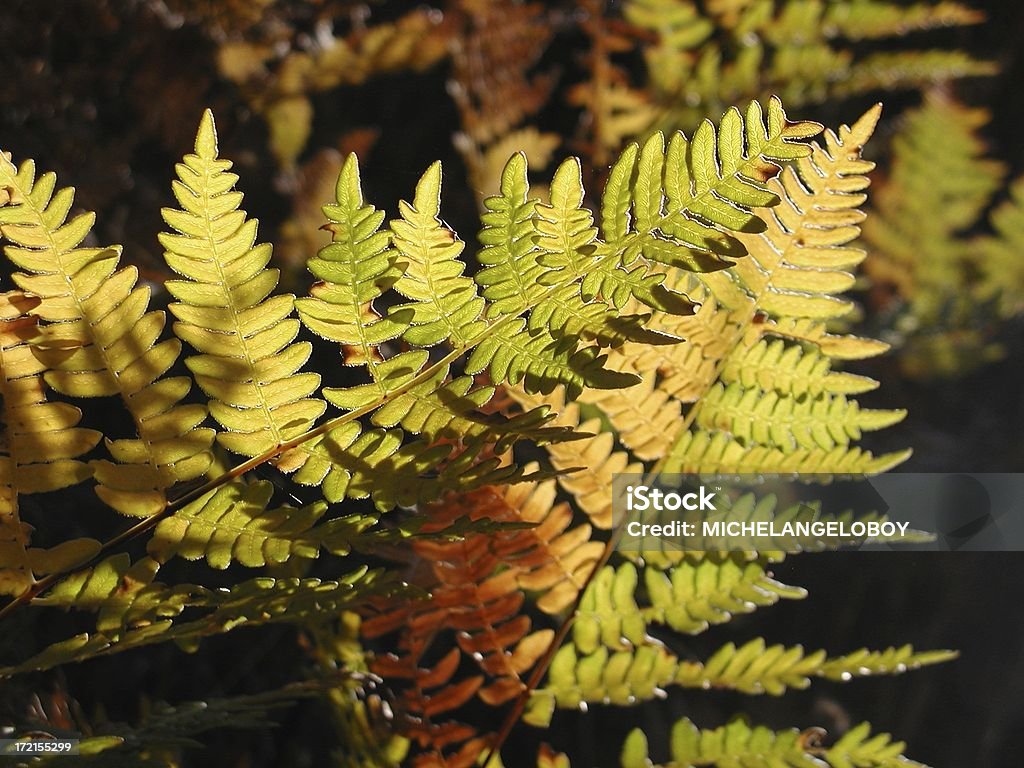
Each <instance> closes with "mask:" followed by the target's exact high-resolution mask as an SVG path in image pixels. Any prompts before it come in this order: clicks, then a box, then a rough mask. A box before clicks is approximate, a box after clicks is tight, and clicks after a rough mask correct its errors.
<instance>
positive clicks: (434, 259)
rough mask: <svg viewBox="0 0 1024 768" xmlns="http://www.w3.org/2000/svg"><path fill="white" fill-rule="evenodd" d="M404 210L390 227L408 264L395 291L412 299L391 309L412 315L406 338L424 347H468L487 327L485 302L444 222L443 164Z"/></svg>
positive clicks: (422, 183) (418, 186) (434, 167)
mask: <svg viewBox="0 0 1024 768" xmlns="http://www.w3.org/2000/svg"><path fill="white" fill-rule="evenodd" d="M399 210H400V212H401V215H402V218H401V219H396V220H395V221H392V222H391V231H392V233H393V238H392V243H393V245H394V248H395V249H396V250H397V251H398V253H399V254H400V255H401V258H403V260H404V261H405V262H406V263H404V264H403V265H402V266H403V272H402V276H401V277H400V278H399V279H398V281H397V282H396V283H395V284H394V286H392V287H393V288H394V289H395V290H396V291H398V293H400V294H402V295H403V296H405V297H407V298H409V299H412V300H413V301H412V303H409V304H404V305H399V306H398V307H395V308H394V309H393V310H392V312H393V313H394V314H397V315H403V314H408V317H409V321H408V322H409V324H410V326H411V327H410V328H408V329H407V330H406V331H405V332H404V333H403V334H402V336H403V338H404V339H405V340H406V341H408V342H409V343H411V344H415V345H417V346H421V347H429V346H433V345H435V344H438V343H440V342H442V341H445V340H451V342H452V343H453V344H455V345H458V346H461V345H465V344H466V343H468V342H469V340H470V339H472V338H473V337H474V336H476V335H477V334H478V333H480V331H482V330H483V328H484V322H483V320H481V319H480V316H481V315H482V314H483V309H484V300H483V298H481V297H479V296H478V295H477V291H476V284H475V283H474V282H473V280H472V279H471V278H469V277H465V276H464V275H463V274H462V272H463V270H464V269H465V268H466V264H465V262H463V261H460V260H459V255H460V254H461V253H462V249H463V243H462V242H461V241H460V240H459V239H458V238H457V237H456V236H455V233H453V232H452V231H451V230H450V229H448V228H447V227H446V226H444V225H443V224H442V223H441V220H440V218H439V216H440V213H441V163H440V162H436V163H434V164H433V165H431V166H430V168H428V169H427V171H426V172H425V173H424V174H423V176H422V178H420V180H419V182H418V183H417V184H416V196H415V197H414V198H413V203H412V204H411V205H410V204H409V203H407V202H405V201H404V200H403V201H402V202H401V203H400V204H399ZM485 263H486V262H485ZM486 295H487V293H486V291H485V292H484V296H486ZM406 310H407V312H406Z"/></svg>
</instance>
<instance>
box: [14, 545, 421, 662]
mask: <svg viewBox="0 0 1024 768" xmlns="http://www.w3.org/2000/svg"><path fill="white" fill-rule="evenodd" d="M157 567H158V565H157V563H155V562H154V561H152V560H150V559H149V558H146V559H144V560H141V561H139V563H136V564H135V565H130V564H129V563H128V560H127V557H126V556H115V557H114V558H109V559H108V560H106V561H104V562H103V563H100V564H99V565H98V566H96V567H95V568H93V569H90V570H88V571H83V572H80V573H78V574H75V575H74V576H72V577H70V579H68V580H66V581H65V582H64V583H63V585H62V586H61V587H60V588H59V589H57V590H54V592H52V593H51V594H50V596H48V598H46V600H45V602H44V604H49V605H54V606H59V607H68V608H73V607H81V608H84V609H86V610H96V608H97V607H98V608H99V609H100V614H99V618H98V621H97V628H96V631H95V632H93V633H82V634H79V635H75V636H74V637H71V638H68V639H67V640H62V641H60V642H57V643H54V644H53V645H50V646H49V647H47V648H46V649H44V650H43V651H41V652H39V653H37V654H36V655H35V656H32V657H31V658H29V659H27V660H25V661H23V662H21V663H20V664H17V665H14V666H10V667H0V677H8V676H10V675H15V674H19V673H22V672H29V671H33V670H44V669H51V668H52V667H55V666H59V665H61V664H70V663H75V662H79V661H85V660H87V659H92V658H95V657H97V656H106V655H109V654H113V653H120V652H121V651H127V650H131V649H133V648H140V647H143V646H146V645H152V644H154V643H163V642H169V641H174V642H175V643H177V644H179V645H181V646H182V647H185V648H195V647H196V646H197V645H198V643H199V642H200V641H201V640H202V639H203V638H205V637H209V636H213V635H219V634H224V633H226V632H230V631H232V630H234V629H237V628H238V627H241V626H259V625H263V624H269V623H298V624H301V623H305V622H307V621H310V620H311V619H312V618H313V617H315V616H322V615H327V614H332V613H334V614H336V613H340V612H341V611H343V610H347V609H350V608H354V607H356V606H358V605H362V604H364V603H365V602H366V601H367V600H369V599H370V598H371V597H383V596H387V595H392V594H394V593H395V592H396V591H397V590H400V589H402V588H403V586H402V584H401V582H399V581H398V580H397V579H394V578H393V577H392V576H391V575H390V574H388V573H386V572H384V571H379V570H376V571H370V570H368V569H367V568H365V567H364V568H361V569H360V570H357V571H354V572H352V573H349V574H347V575H345V576H343V577H340V578H338V579H336V580H323V581H322V580H320V579H297V578H280V579H273V578H267V577H259V578H255V579H249V580H248V581H243V582H240V583H238V584H236V585H234V586H232V587H230V588H228V589H225V590H211V589H207V588H206V587H201V586H198V585H193V584H179V585H176V586H173V587H170V586H167V585H164V584H161V583H159V582H155V581H153V580H152V579H153V577H154V576H155V574H156V569H157ZM125 576H127V577H130V580H129V581H128V585H129V588H128V589H122V588H121V578H124V577H125ZM136 579H138V580H136ZM112 598H113V599H112ZM186 608H187V609H188V613H187V614H186V616H187V618H181V619H178V620H175V617H178V616H181V615H182V613H183V612H184V611H185V609H186Z"/></svg>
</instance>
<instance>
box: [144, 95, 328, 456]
mask: <svg viewBox="0 0 1024 768" xmlns="http://www.w3.org/2000/svg"><path fill="white" fill-rule="evenodd" d="M230 167H231V163H230V162H228V161H226V160H221V159H220V158H219V157H218V152H217V133H216V128H215V126H214V123H213V115H212V114H211V113H210V112H209V111H207V112H206V113H205V114H204V115H203V118H202V121H201V122H200V125H199V132H198V134H197V136H196V143H195V152H194V154H191V155H187V156H186V157H185V159H184V162H182V163H180V164H179V165H178V166H177V174H178V180H177V181H176V182H174V184H173V189H174V194H175V197H176V198H177V200H178V203H179V205H181V210H172V209H169V208H165V209H164V210H163V217H164V220H165V221H166V222H167V223H168V225H169V226H171V227H172V228H174V230H175V232H176V234H163V235H161V237H160V242H161V244H162V245H163V246H164V248H165V249H166V253H165V258H166V260H167V263H168V265H170V267H171V268H172V269H174V270H175V271H176V272H177V273H178V274H180V275H182V276H183V277H185V278H187V279H186V280H171V281H168V283H167V289H168V291H170V292H171V294H172V295H173V296H174V297H175V298H176V299H178V303H176V304H172V305H171V312H173V313H174V316H175V317H177V318H178V322H177V323H176V324H175V332H176V333H177V334H178V336H179V337H181V338H182V339H184V340H185V341H186V342H188V343H189V344H190V345H191V346H192V347H193V348H194V349H195V350H196V351H198V352H199V353H200V354H199V355H195V356H193V357H190V358H188V359H187V360H186V364H187V365H188V366H189V368H190V370H191V371H192V372H193V374H194V375H195V377H196V381H197V382H198V384H199V386H200V387H201V388H202V389H203V391H204V392H206V394H207V395H209V396H210V397H211V398H213V400H212V401H211V403H210V413H211V415H212V416H213V417H214V418H215V419H216V420H217V421H218V422H219V423H220V424H221V425H222V426H223V427H225V429H227V430H228V431H227V432H226V433H222V434H220V435H219V436H218V440H219V442H220V443H221V444H222V445H223V446H224V447H226V448H228V449H229V450H231V451H233V452H235V453H240V454H242V455H244V456H258V455H259V454H261V453H264V452H265V451H267V450H269V449H271V448H274V447H276V446H278V445H280V444H281V443H283V442H285V441H286V440H287V439H288V438H290V437H294V436H295V435H299V434H302V433H303V432H305V431H307V430H308V429H309V428H310V426H311V425H312V424H313V422H314V421H315V420H316V419H317V418H319V416H320V415H321V414H322V413H323V412H324V409H325V407H326V406H325V404H324V403H323V401H321V400H318V399H316V398H314V397H311V395H313V394H314V393H315V392H316V391H317V389H318V388H319V386H320V376H319V374H316V373H300V372H299V371H300V369H301V367H302V366H303V364H305V362H306V360H307V359H308V358H309V355H310V353H311V351H312V347H311V345H310V344H309V343H308V342H300V343H298V344H293V343H292V342H293V340H294V339H295V336H296V334H297V333H298V330H299V322H298V321H297V320H295V319H293V318H291V317H290V315H291V313H292V309H293V304H294V299H293V297H291V296H274V297H272V298H267V297H268V296H269V295H270V293H271V292H272V291H273V290H274V288H276V287H277V281H278V275H279V272H278V270H276V269H266V267H267V264H268V262H269V261H270V246H269V245H255V242H256V226H257V222H256V221H255V220H246V217H245V212H244V211H241V210H239V207H238V206H239V205H240V203H241V200H242V195H241V193H240V192H236V191H234V186H235V182H236V181H237V180H238V177H237V176H236V175H235V174H232V173H229V172H228V169H229V168H230ZM302 460H303V459H302V457H301V454H298V453H296V452H293V453H292V454H291V455H286V456H283V457H281V459H280V460H279V461H278V466H279V467H281V468H282V469H284V470H286V471H287V470H291V469H295V468H296V467H297V466H298V465H301V463H302Z"/></svg>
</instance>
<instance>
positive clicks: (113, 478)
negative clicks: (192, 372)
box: [0, 157, 213, 517]
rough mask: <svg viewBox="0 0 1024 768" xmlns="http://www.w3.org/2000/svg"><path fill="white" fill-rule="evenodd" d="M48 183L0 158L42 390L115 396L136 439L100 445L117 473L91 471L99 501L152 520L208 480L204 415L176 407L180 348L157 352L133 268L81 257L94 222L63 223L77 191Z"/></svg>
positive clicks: (154, 322)
mask: <svg viewBox="0 0 1024 768" xmlns="http://www.w3.org/2000/svg"><path fill="white" fill-rule="evenodd" d="M55 183H56V177H55V176H54V175H53V174H44V175H43V176H41V177H40V178H39V179H38V180H36V179H35V167H34V165H33V163H31V162H27V163H25V164H24V165H22V167H21V169H20V170H18V169H16V168H15V167H14V165H13V164H12V163H11V162H10V161H9V160H7V159H6V157H0V186H4V187H7V188H9V189H10V190H13V195H14V199H13V201H12V203H13V204H10V205H7V206H3V207H0V233H2V235H3V237H4V238H6V239H7V240H9V241H10V242H12V243H13V244H14V245H13V246H8V247H7V248H6V249H5V253H6V255H7V257H8V258H9V259H10V260H11V261H12V262H14V264H15V265H16V266H18V267H20V268H21V269H24V270H26V271H27V272H28V274H26V273H22V272H18V273H15V275H14V279H15V282H16V283H17V284H18V285H19V286H20V287H22V288H23V289H24V290H26V291H29V292H31V293H33V294H35V295H36V296H39V297H40V298H41V299H42V302H41V304H40V305H39V306H38V307H37V308H35V309H33V310H32V314H33V315H35V316H37V317H39V318H40V319H42V320H45V321H48V323H49V324H48V325H46V326H44V327H43V328H42V333H41V334H40V335H39V337H37V338H36V339H35V340H34V341H33V346H34V349H35V354H37V355H38V357H39V359H40V360H41V361H42V362H43V363H44V364H45V365H46V366H48V367H49V368H50V369H51V370H49V371H47V372H46V373H45V374H44V378H45V380H46V382H47V384H49V385H50V386H51V387H53V388H54V389H56V390H57V391H58V392H61V393H62V394H66V395H71V396H76V397H101V396H105V395H120V396H121V398H122V400H123V401H124V403H125V405H126V407H127V409H128V411H129V412H130V413H131V415H132V418H133V419H134V422H135V428H136V432H137V435H138V438H137V439H119V440H112V439H109V438H108V439H107V440H106V444H107V448H108V449H109V451H110V453H111V455H112V456H113V457H114V459H115V460H116V461H117V462H119V463H113V462H110V461H106V460H98V461H95V462H93V467H94V471H95V477H96V480H97V481H98V482H99V487H98V488H97V491H96V492H97V493H98V494H99V496H100V498H102V499H103V501H105V502H106V503H107V504H109V505H110V506H111V507H113V508H114V509H117V510H118V511H119V512H122V513H124V514H127V515H134V516H139V517H145V516H149V515H153V514H156V513H157V512H159V511H160V510H162V509H163V508H164V505H165V503H166V491H167V489H169V488H170V487H171V486H173V485H174V484H175V483H178V482H181V481H185V480H191V479H193V478H196V477H198V476H200V475H201V474H203V472H205V471H206V468H207V467H208V466H209V464H210V453H209V447H210V444H211V442H212V440H213V431H212V430H209V429H203V428H199V427H198V425H199V424H201V423H202V422H203V420H204V419H205V418H206V408H205V407H203V406H202V405H181V404H180V401H181V399H182V398H183V397H184V396H185V395H186V394H187V393H188V391H189V388H190V387H191V384H190V382H189V380H188V378H185V377H172V378H163V379H162V378H161V376H163V374H164V373H166V372H167V370H168V369H169V368H170V367H171V366H172V365H174V363H175V361H176V360H177V358H178V354H179V352H180V350H181V343H180V342H179V341H178V340H177V339H169V340H167V341H162V342H158V339H159V338H160V335H161V332H162V331H163V327H164V313H163V312H147V311H146V310H147V308H148V306H149V296H150V290H149V288H148V287H147V286H136V283H137V281H138V271H137V270H136V269H135V268H134V267H125V268H123V269H120V270H118V269H117V265H118V260H119V258H120V249H119V248H80V247H78V246H79V244H80V243H81V242H82V241H83V240H84V239H85V237H86V236H87V235H88V234H89V230H90V228H91V226H92V222H93V219H94V216H93V214H91V213H87V214H82V215H80V216H77V217H75V218H74V219H72V220H71V221H67V215H68V212H69V211H70V210H71V206H72V203H73V201H74V190H73V189H70V188H67V189H61V190H59V191H58V192H57V193H56V194H54V186H55Z"/></svg>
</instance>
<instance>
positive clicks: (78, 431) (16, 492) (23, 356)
mask: <svg viewBox="0 0 1024 768" xmlns="http://www.w3.org/2000/svg"><path fill="white" fill-rule="evenodd" d="M39 303H40V300H39V299H38V298H35V297H31V296H26V295H25V294H24V293H21V292H19V291H9V292H7V293H3V294H0V409H2V427H0V429H2V431H0V594H7V595H19V594H21V593H22V592H24V591H25V590H26V589H27V588H28V587H30V586H31V584H32V582H33V581H34V579H35V576H36V575H42V574H46V573H52V572H54V571H60V570H63V569H65V568H67V567H69V566H71V565H74V564H75V563H76V562H80V561H83V560H88V559H89V558H90V557H91V556H92V555H94V554H95V553H96V552H97V551H98V549H99V542H97V541H94V540H92V539H74V540H71V541H66V542H63V543H62V544H59V545H58V546H56V547H54V548H52V549H49V550H44V549H29V548H28V544H29V540H30V537H31V532H32V526H30V525H28V524H27V523H25V522H23V521H22V519H21V515H20V513H19V506H20V504H19V502H20V497H21V496H22V495H23V494H28V493H44V492H47V491H56V490H59V489H61V488H66V487H68V486H70V485H76V484H77V483H80V482H82V481H83V480H86V479H87V478H89V477H91V476H92V470H91V469H90V468H89V466H88V464H86V463H84V462H82V461H79V460H78V457H79V456H81V455H82V454H83V453H85V452H87V451H88V450H90V449H91V448H93V447H94V446H95V445H96V444H97V443H98V442H99V440H100V437H101V435H100V433H99V432H96V431H94V430H91V429H82V428H81V427H79V426H77V424H78V420H79V418H80V417H81V411H79V410H78V409H77V408H75V407H74V406H72V405H68V404H67V403H48V402H46V394H45V392H44V389H43V381H42V378H41V377H40V374H41V373H42V372H43V371H44V370H45V366H43V365H42V364H41V363H40V362H39V361H38V360H37V359H36V358H35V357H34V356H33V354H32V351H31V347H30V346H29V344H28V341H29V339H30V338H31V337H32V336H34V335H35V333H36V319H35V318H33V317H29V316H28V315H27V313H28V312H29V311H31V310H33V309H35V308H36V307H38V306H39Z"/></svg>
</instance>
